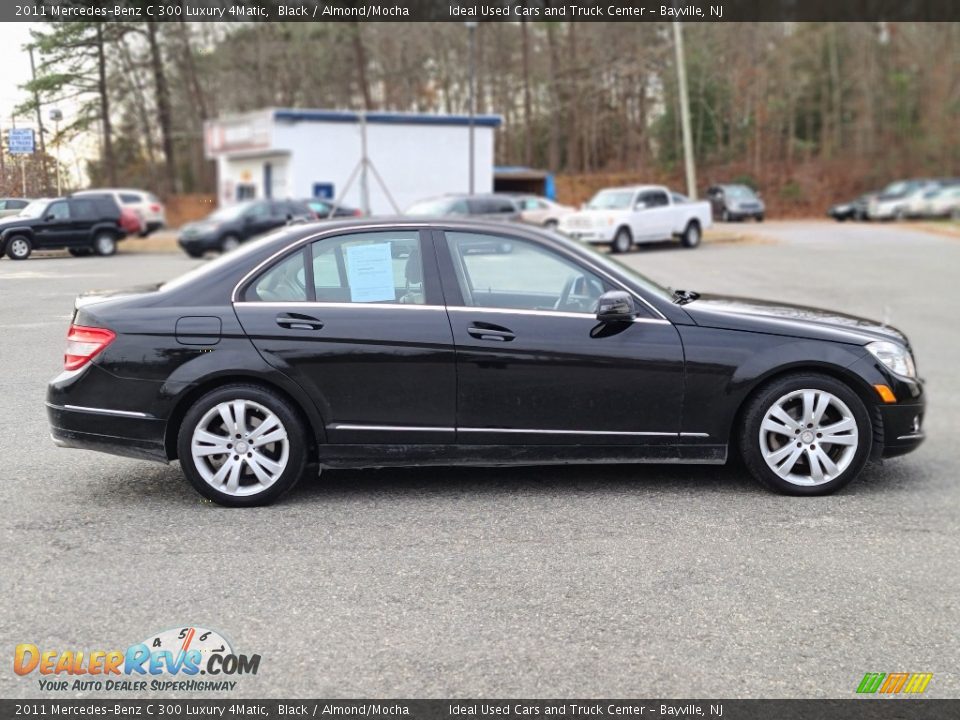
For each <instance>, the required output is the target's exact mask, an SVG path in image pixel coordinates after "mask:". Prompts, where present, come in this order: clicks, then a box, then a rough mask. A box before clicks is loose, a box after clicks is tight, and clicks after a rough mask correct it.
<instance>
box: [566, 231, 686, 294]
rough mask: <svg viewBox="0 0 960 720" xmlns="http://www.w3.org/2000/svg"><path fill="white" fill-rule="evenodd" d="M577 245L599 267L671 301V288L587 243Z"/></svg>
mask: <svg viewBox="0 0 960 720" xmlns="http://www.w3.org/2000/svg"><path fill="white" fill-rule="evenodd" d="M577 247H578V248H579V249H581V250H584V251H586V252H587V253H588V254H589V255H590V256H591V259H592V260H593V261H594V262H595V263H597V264H598V265H600V266H601V267H605V268H607V269H608V270H610V271H611V272H614V273H617V274H619V275H626V276H627V277H628V278H629V279H630V280H632V281H633V282H634V283H635V284H636V285H639V286H640V287H641V288H643V289H644V290H646V291H647V292H649V293H650V294H651V295H656V296H657V297H660V298H663V299H664V300H667V301H668V302H672V301H673V291H672V290H671V289H669V288H665V287H664V286H663V285H660V284H659V283H656V282H654V281H653V280H651V279H650V278H648V277H647V276H646V275H644V274H642V273H640V272H638V271H637V270H635V269H634V268H632V267H630V266H629V265H627V264H626V263H623V262H620V261H619V260H616V259H615V258H613V257H611V256H610V255H609V254H608V253H604V252H600V250H598V249H597V248H595V247H594V246H593V245H590V244H588V243H578V244H577Z"/></svg>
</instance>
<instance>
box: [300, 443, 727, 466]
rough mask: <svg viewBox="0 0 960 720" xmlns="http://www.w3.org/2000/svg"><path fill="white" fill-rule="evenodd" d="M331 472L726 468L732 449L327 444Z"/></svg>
mask: <svg viewBox="0 0 960 720" xmlns="http://www.w3.org/2000/svg"><path fill="white" fill-rule="evenodd" d="M317 455H318V458H317V459H318V460H319V462H320V465H321V466H322V467H327V468H377V467H411V466H413V467H416V466H424V465H472V466H481V467H496V466H510V465H572V464H577V463H591V464H594V463H604V464H619V463H678V464H709V465H722V464H723V463H725V462H726V461H727V446H726V445H683V446H679V447H678V446H676V445H659V446H657V445H651V446H641V447H635V446H629V445H321V446H320V447H319V448H318V449H317Z"/></svg>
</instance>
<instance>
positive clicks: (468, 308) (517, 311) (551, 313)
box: [447, 305, 671, 325]
mask: <svg viewBox="0 0 960 720" xmlns="http://www.w3.org/2000/svg"><path fill="white" fill-rule="evenodd" d="M447 310H449V311H451V312H490V313H500V314H504V315H509V314H512V315H544V316H548V317H568V318H579V319H583V318H589V319H591V320H593V321H596V320H597V316H596V315H593V314H591V313H573V312H564V311H562V310H524V309H521V308H493V307H483V306H482V305H476V306H474V305H450V306H448V307H447ZM631 322H640V323H656V324H658V325H670V324H671V323H670V321H669V320H665V319H664V320H661V319H660V318H645V317H644V318H634V319H633V320H632V321H631Z"/></svg>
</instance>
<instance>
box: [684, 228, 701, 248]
mask: <svg viewBox="0 0 960 720" xmlns="http://www.w3.org/2000/svg"><path fill="white" fill-rule="evenodd" d="M701 238H702V233H701V232H700V224H699V223H697V222H690V223H688V224H687V227H686V229H685V230H684V231H683V235H681V236H680V244H681V245H683V246H684V247H686V248H695V247H697V246H698V245H699V244H700V240H701Z"/></svg>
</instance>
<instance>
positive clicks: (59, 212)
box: [44, 202, 70, 220]
mask: <svg viewBox="0 0 960 720" xmlns="http://www.w3.org/2000/svg"><path fill="white" fill-rule="evenodd" d="M44 217H48V218H52V219H53V220H69V219H70V206H69V205H67V204H66V203H65V202H55V203H50V206H49V207H48V208H47V214H46V215H45V216H44Z"/></svg>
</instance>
